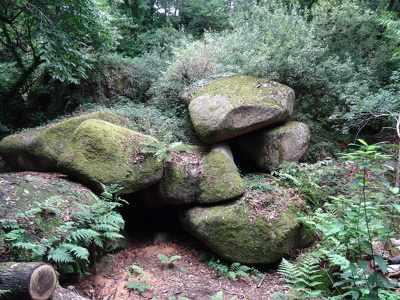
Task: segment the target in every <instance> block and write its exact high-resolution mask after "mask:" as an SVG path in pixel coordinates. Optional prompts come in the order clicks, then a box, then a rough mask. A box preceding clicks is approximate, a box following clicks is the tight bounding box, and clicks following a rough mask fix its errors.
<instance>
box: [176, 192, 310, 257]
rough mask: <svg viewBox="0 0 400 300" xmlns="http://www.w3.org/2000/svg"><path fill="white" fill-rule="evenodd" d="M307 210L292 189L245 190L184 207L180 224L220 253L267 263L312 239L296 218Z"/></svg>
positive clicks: (222, 255)
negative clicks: (232, 196) (218, 201)
mask: <svg viewBox="0 0 400 300" xmlns="http://www.w3.org/2000/svg"><path fill="white" fill-rule="evenodd" d="M300 211H303V212H306V211H307V206H306V204H305V202H304V201H303V200H302V199H301V198H300V197H298V196H297V195H296V194H295V193H294V192H293V191H290V190H284V189H282V188H277V189H276V190H273V189H271V190H269V191H257V190H247V191H246V193H245V194H244V195H243V196H242V197H241V198H240V199H238V200H235V201H233V202H230V203H226V204H221V205H213V206H207V207H201V206H197V207H192V208H188V209H185V210H184V211H183V212H182V213H181V215H180V222H181V224H182V225H183V227H184V228H185V229H186V230H187V231H188V232H189V233H191V234H192V235H193V236H194V237H196V238H198V239H199V240H200V241H202V242H203V243H205V244H206V245H207V246H208V247H209V248H210V249H211V250H213V251H214V252H215V253H216V254H218V255H219V256H221V257H223V258H225V259H227V260H229V261H232V262H240V263H242V264H268V263H273V262H276V261H278V260H279V259H281V258H282V257H283V256H284V255H285V254H287V253H288V252H290V251H292V250H293V249H296V248H303V247H305V246H306V245H308V244H309V243H310V242H311V241H312V240H313V239H312V237H311V236H306V235H305V228H304V227H303V226H302V225H301V224H300V223H299V222H298V221H297V213H298V212H300Z"/></svg>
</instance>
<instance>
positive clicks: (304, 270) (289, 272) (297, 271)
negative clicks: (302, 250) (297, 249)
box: [278, 252, 326, 299]
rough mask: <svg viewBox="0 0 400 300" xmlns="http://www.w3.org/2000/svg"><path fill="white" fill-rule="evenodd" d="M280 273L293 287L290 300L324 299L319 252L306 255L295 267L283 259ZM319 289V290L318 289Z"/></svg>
mask: <svg viewBox="0 0 400 300" xmlns="http://www.w3.org/2000/svg"><path fill="white" fill-rule="evenodd" d="M278 273H279V274H281V275H283V276H285V280H286V281H287V282H288V283H290V284H291V285H287V287H289V288H291V291H290V293H289V296H288V298H291V299H310V298H312V297H314V298H317V297H320V298H319V299H322V291H323V290H326V288H324V287H323V282H324V281H323V275H322V274H321V268H320V258H319V257H318V255H317V252H313V253H309V254H306V255H305V256H303V257H302V259H301V260H300V261H299V262H298V263H297V265H294V264H292V263H290V262H288V261H287V260H286V259H284V258H283V259H282V262H281V264H280V265H279V269H278ZM316 288H318V289H316Z"/></svg>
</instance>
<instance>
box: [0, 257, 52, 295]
mask: <svg viewBox="0 0 400 300" xmlns="http://www.w3.org/2000/svg"><path fill="white" fill-rule="evenodd" d="M56 284H57V274H56V271H55V270H54V268H53V266H52V265H49V264H45V263H35V262H31V263H14V262H6V263H0V290H9V291H10V292H8V293H6V294H4V295H2V296H0V299H1V300H3V299H4V300H6V299H7V300H9V299H10V300H11V299H16V300H17V299H24V300H27V299H32V300H47V299H49V298H50V296H51V295H52V294H53V292H54V289H55V287H56Z"/></svg>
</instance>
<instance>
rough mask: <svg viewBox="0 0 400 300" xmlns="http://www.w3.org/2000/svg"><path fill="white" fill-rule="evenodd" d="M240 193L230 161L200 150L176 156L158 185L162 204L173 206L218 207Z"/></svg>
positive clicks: (175, 154)
mask: <svg viewBox="0 0 400 300" xmlns="http://www.w3.org/2000/svg"><path fill="white" fill-rule="evenodd" d="M243 192H244V188H243V181H242V179H241V177H240V174H239V172H238V169H237V167H236V165H235V164H234V163H233V162H232V161H231V159H230V157H228V156H227V155H226V154H224V153H222V152H220V151H213V150H211V151H210V149H205V148H200V147H196V148H193V147H192V148H191V149H188V150H187V151H182V152H175V153H174V154H173V159H172V161H171V162H170V163H167V164H166V166H165V170H164V175H163V177H162V179H161V181H160V194H161V196H162V198H163V200H164V201H165V202H167V203H169V204H174V205H182V204H189V203H203V204H206V203H218V202H222V201H226V200H229V199H233V198H236V197H238V196H240V195H242V194H243Z"/></svg>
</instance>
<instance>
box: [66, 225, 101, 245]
mask: <svg viewBox="0 0 400 300" xmlns="http://www.w3.org/2000/svg"><path fill="white" fill-rule="evenodd" d="M98 236H100V233H98V232H96V231H94V230H92V229H84V228H82V229H77V230H74V231H72V232H71V233H70V238H69V240H71V241H76V242H79V241H80V242H82V243H83V244H84V245H89V244H90V243H91V242H92V241H93V239H95V238H96V237H98Z"/></svg>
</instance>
